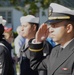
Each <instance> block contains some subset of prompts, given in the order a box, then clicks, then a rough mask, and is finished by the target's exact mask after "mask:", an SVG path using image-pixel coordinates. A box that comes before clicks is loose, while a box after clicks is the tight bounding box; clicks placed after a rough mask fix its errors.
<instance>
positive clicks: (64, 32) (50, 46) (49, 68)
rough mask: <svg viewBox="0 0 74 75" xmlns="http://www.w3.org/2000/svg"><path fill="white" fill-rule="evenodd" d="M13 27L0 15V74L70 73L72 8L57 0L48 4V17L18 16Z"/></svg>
mask: <svg viewBox="0 0 74 75" xmlns="http://www.w3.org/2000/svg"><path fill="white" fill-rule="evenodd" d="M20 23H21V25H19V26H18V27H17V29H16V32H17V34H18V35H17V37H16V38H14V34H13V29H12V28H8V27H7V26H6V20H5V19H3V17H2V16H0V75H17V68H16V65H18V66H19V68H18V69H19V70H18V72H19V75H74V59H73V58H74V46H73V45H74V11H73V10H72V9H70V8H67V7H65V6H62V5H60V4H57V3H51V4H50V6H49V17H48V20H47V21H46V22H44V23H43V24H42V25H39V18H38V17H35V16H33V15H26V16H22V17H21V18H20Z"/></svg>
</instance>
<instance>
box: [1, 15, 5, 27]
mask: <svg viewBox="0 0 74 75" xmlns="http://www.w3.org/2000/svg"><path fill="white" fill-rule="evenodd" d="M0 24H2V25H3V26H5V25H6V20H5V19H3V17H2V16H0Z"/></svg>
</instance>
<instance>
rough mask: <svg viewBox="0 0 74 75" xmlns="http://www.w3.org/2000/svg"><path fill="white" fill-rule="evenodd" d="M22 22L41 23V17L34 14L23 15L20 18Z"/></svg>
mask: <svg viewBox="0 0 74 75" xmlns="http://www.w3.org/2000/svg"><path fill="white" fill-rule="evenodd" d="M20 22H21V24H22V25H23V24H24V23H26V22H29V23H37V24H39V18H38V17H35V16H33V15H27V16H22V17H21V18H20Z"/></svg>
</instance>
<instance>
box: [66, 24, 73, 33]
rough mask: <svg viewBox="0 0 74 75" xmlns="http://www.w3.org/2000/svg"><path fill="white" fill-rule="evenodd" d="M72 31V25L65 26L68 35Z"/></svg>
mask: <svg viewBox="0 0 74 75" xmlns="http://www.w3.org/2000/svg"><path fill="white" fill-rule="evenodd" d="M72 29H73V26H72V24H68V25H67V33H70V32H71V31H72Z"/></svg>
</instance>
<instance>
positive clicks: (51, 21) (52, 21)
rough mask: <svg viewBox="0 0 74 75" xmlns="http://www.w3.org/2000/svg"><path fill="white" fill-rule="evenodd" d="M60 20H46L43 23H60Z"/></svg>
mask: <svg viewBox="0 0 74 75" xmlns="http://www.w3.org/2000/svg"><path fill="white" fill-rule="evenodd" d="M61 21H62V20H47V21H46V22H45V23H58V22H61Z"/></svg>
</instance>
